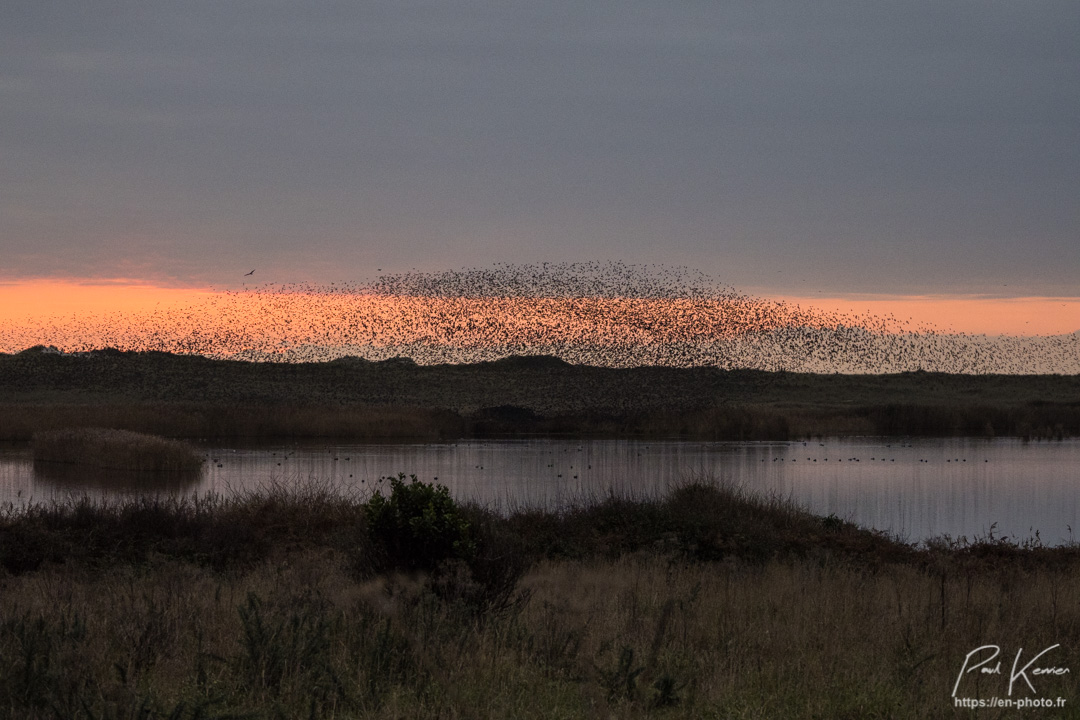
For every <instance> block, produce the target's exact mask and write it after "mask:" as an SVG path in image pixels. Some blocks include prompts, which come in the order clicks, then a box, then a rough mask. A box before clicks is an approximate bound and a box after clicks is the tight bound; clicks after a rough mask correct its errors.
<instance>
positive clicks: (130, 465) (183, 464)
mask: <svg viewBox="0 0 1080 720" xmlns="http://www.w3.org/2000/svg"><path fill="white" fill-rule="evenodd" d="M31 444H32V447H33V451H34V462H46V463H66V464H71V465H86V466H90V467H98V468H109V469H116V470H132V471H140V472H142V471H153V472H183V471H191V470H194V469H197V468H199V467H200V466H201V465H202V463H203V461H204V458H203V456H202V455H200V454H199V452H198V451H197V450H196V449H195V448H194V447H192V446H191V445H190V444H188V443H186V442H182V441H179V440H170V439H168V438H163V437H159V436H157V435H148V434H145V433H139V432H132V431H130V430H116V429H112V428H85V427H84V428H64V429H60V430H52V431H48V432H40V433H36V434H35V435H34V437H33V439H32V440H31Z"/></svg>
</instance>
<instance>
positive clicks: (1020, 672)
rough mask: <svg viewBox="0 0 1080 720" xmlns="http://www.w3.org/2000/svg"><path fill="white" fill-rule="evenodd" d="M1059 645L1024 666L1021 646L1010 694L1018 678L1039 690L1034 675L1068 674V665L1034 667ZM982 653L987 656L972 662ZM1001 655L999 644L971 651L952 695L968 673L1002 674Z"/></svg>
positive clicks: (1016, 659) (1015, 660) (1017, 653)
mask: <svg viewBox="0 0 1080 720" xmlns="http://www.w3.org/2000/svg"><path fill="white" fill-rule="evenodd" d="M1058 647H1061V643H1058V644H1056V645H1051V646H1050V647H1048V648H1046V649H1045V650H1043V651H1042V652H1040V653H1039V654H1038V655H1036V656H1035V657H1033V658H1031V660H1030V661H1028V663H1027V664H1026V665H1024V666H1023V667H1019V666H1020V658H1021V656H1022V655H1023V654H1024V648H1020V649H1019V650H1017V651H1016V658H1015V659H1014V660H1013V664H1012V672H1011V673H1010V674H1009V693H1008V694H1009V695H1012V691H1013V685H1014V684H1015V683H1016V681H1017V680H1023V681H1024V682H1025V683H1027V686H1028V687H1029V688H1030V689H1031V692H1038V691H1037V690H1035V686H1034V685H1032V683H1031V678H1032V677H1040V676H1045V675H1066V674H1068V672H1069V668H1067V667H1058V666H1054V665H1046V666H1040V667H1032V666H1033V665H1035V663H1036V662H1037V661H1038V659H1039V658H1041V657H1042V656H1043V655H1045V654H1046V653H1048V652H1050V651H1051V650H1053V649H1055V648H1058ZM980 654H982V655H985V656H986V657H982V658H981V659H978V658H977V659H978V662H976V663H974V664H972V663H971V661H972V658H976V656H979V655H980ZM999 655H1001V648H1000V647H999V646H997V645H983V646H981V647H977V648H975V649H974V650H972V651H971V652H969V653H968V654H967V657H965V658H964V664H963V665H962V666H960V674H959V675H957V676H956V684H955V685H953V691H952V696H953V697H956V691H957V690H959V689H960V682H961V681H962V680H963V679H964V676H965V675H967V674H968V673H973V672H978V673H979V674H980V675H998V676H1000V675H1001V660H997V658H998V656H999ZM995 660H997V662H996V663H994V664H993V665H991V664H990V663H993V662H994V661H995ZM1017 668H1019V669H1017Z"/></svg>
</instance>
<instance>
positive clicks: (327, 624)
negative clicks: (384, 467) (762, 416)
mask: <svg viewBox="0 0 1080 720" xmlns="http://www.w3.org/2000/svg"><path fill="white" fill-rule="evenodd" d="M411 487H412V489H413V490H424V492H422V493H419V494H414V496H413V497H414V499H415V498H416V497H422V498H423V499H424V501H423V503H421V505H422V507H424V508H430V509H431V510H430V512H428V514H427V516H425V515H424V513H423V512H420V513H419V514H415V513H414V514H411V515H410V514H409V513H410V512H412V511H408V510H407V508H408V507H409V506H408V504H407V503H405V502H404V500H403V501H402V502H401V503H397V502H396V501H395V502H394V503H389V504H387V503H384V504H383V505H382V508H383V510H384V511H385V510H387V509H388V508H389V509H391V510H393V511H394V512H396V513H398V514H399V515H400V513H402V512H405V516H404V517H405V520H406V522H405V523H404V524H401V523H399V524H398V525H396V526H395V525H392V524H391V525H390V526H387V525H385V523H384V521H385V520H386V519H387V518H390V519H391V520H393V518H394V517H397V516H395V515H394V514H393V513H390V514H389V515H388V514H386V513H385V512H382V511H379V512H375V511H373V510H372V504H371V502H370V501H365V500H364V499H361V498H347V497H341V496H337V495H334V494H332V493H330V492H329V491H327V490H325V489H320V488H310V487H309V488H299V489H297V488H293V489H279V490H278V491H269V492H264V493H261V494H258V495H248V496H245V497H240V498H235V499H231V500H225V499H213V498H210V499H202V500H187V501H179V500H175V501H167V500H148V499H143V500H137V501H130V502H127V503H121V504H116V505H112V506H101V505H94V504H90V503H88V502H73V503H71V504H68V505H63V506H35V507H32V508H29V509H26V510H21V511H16V510H14V509H10V510H9V511H8V512H7V514H6V515H5V516H4V517H3V518H2V520H0V568H3V569H2V570H0V714H3V715H4V716H6V717H20V718H54V717H65V718H68V717H72V718H158V717H161V718H224V717H253V718H278V717H287V718H299V717H318V718H335V717H336V718H352V717H373V718H452V717H515V718H518V717H520V718H529V717H536V718H541V717H543V718H550V717H566V718H577V717H603V718H610V717H616V718H637V717H715V718H778V717H784V718H934V717H980V718H999V717H1017V716H1021V717H1023V716H1030V717H1078V716H1080V713H1078V710H1080V705H1077V704H1076V703H1078V702H1080V698H1077V697H1076V694H1075V689H1076V683H1075V676H1073V675H1068V674H1066V675H1064V676H1049V677H1046V676H1038V677H1035V678H1032V679H1033V684H1034V685H1035V686H1036V692H1035V693H1032V692H1031V691H1030V690H1028V689H1026V688H1018V689H1016V690H1014V695H1013V696H1014V697H1029V698H1031V697H1048V698H1057V697H1062V698H1065V699H1066V701H1067V703H1066V705H1065V707H1064V708H1060V709H1055V710H1053V711H1045V710H1038V711H1031V712H1030V713H1019V714H1018V713H1016V712H1006V711H1001V710H982V711H979V712H978V713H973V712H972V711H970V710H966V709H963V708H959V707H957V706H956V705H955V701H954V700H953V696H952V693H953V686H954V684H955V683H956V681H957V677H958V674H959V672H960V670H961V668H962V664H963V662H964V659H965V657H966V655H967V654H968V653H969V652H971V651H972V650H974V649H975V648H977V647H979V646H982V645H986V644H996V645H999V646H1000V647H1001V648H1002V656H1003V657H1004V658H1006V662H1005V663H1004V664H1005V665H1010V664H1011V659H1012V657H1013V655H1014V654H1015V653H1016V652H1017V651H1018V650H1019V649H1021V648H1023V652H1024V653H1025V658H1030V657H1032V656H1033V655H1034V653H1036V652H1038V651H1039V650H1040V649H1043V648H1047V647H1050V646H1052V645H1055V644H1059V643H1060V645H1061V647H1059V648H1057V649H1056V650H1055V651H1053V652H1052V653H1051V654H1049V655H1048V656H1047V657H1048V658H1052V660H1053V664H1054V665H1056V666H1059V667H1069V668H1070V671H1071V672H1076V671H1077V668H1080V663H1078V662H1077V661H1078V660H1080V654H1078V652H1077V649H1078V648H1080V603H1078V602H1077V598H1080V550H1078V549H1077V548H1075V547H1065V548H1042V547H1039V546H1038V545H1037V544H1031V543H1029V544H1028V545H1027V546H1018V545H1015V544H1012V543H1004V542H1000V541H996V540H993V539H991V538H986V539H983V540H981V541H978V542H974V543H968V544H964V545H956V544H953V545H949V544H947V543H938V544H936V545H933V546H930V547H922V548H914V547H910V546H907V545H903V544H901V543H898V542H896V541H894V540H892V539H890V538H887V537H884V536H882V535H880V534H876V533H870V532H867V531H863V530H860V529H858V528H855V527H853V526H851V525H849V524H847V523H844V522H841V521H838V520H836V519H834V518H818V517H814V516H811V515H808V514H806V513H803V512H801V511H799V510H798V509H796V508H793V507H791V506H790V505H788V504H786V503H784V502H780V501H777V500H775V499H768V498H753V497H748V496H746V495H744V494H742V493H740V492H738V491H735V490H732V489H730V488H725V487H719V486H715V485H707V484H697V485H690V486H686V487H683V488H679V489H677V490H675V491H673V492H672V494H671V495H669V496H668V497H667V498H665V499H663V500H658V501H652V502H639V501H635V500H628V499H622V498H615V497H610V498H606V499H601V500H599V501H597V502H594V503H589V504H583V505H581V506H579V507H575V508H570V509H568V510H566V511H565V512H561V513H542V512H536V511H529V510H527V509H519V510H517V511H516V512H514V513H512V514H511V515H509V516H506V517H503V516H496V515H493V514H491V513H489V512H487V511H485V510H483V509H480V508H475V507H457V506H455V505H454V504H453V503H445V502H442V501H440V500H439V497H438V493H434V494H432V489H431V488H430V487H428V488H420V487H418V486H411ZM402 494H403V496H405V495H406V494H407V493H404V492H403V493H402ZM391 497H396V492H395V495H394V496H391ZM404 499H405V500H407V499H408V498H407V497H405V498H404ZM425 503H426V504H425ZM413 509H414V510H415V509H416V508H415V507H414V508H413ZM380 513H381V514H380ZM416 517H427V520H425V521H423V522H424V523H428V524H426V525H424V524H423V523H421V521H412V520H410V519H409V518H416ZM398 519H399V520H400V518H398ZM429 521H430V522H429ZM380 523H383V524H381V525H380ZM418 523H421V524H419V525H418ZM387 527H390V528H391V531H390V534H389V535H388V534H386V528H387ZM418 527H419V528H421V530H416V529H417V528H418ZM377 528H382V529H381V530H379V529H377ZM408 528H412V529H413V530H416V532H418V533H421V535H422V534H423V533H432V535H431V537H437V538H441V539H443V540H449V539H450V538H451V537H453V538H459V539H467V540H468V542H467V543H458V542H455V543H454V544H453V547H454V548H456V549H455V550H454V551H453V552H449V551H446V548H447V547H449V544H443V545H442V546H431V545H423V544H420V545H416V544H413V545H409V544H408V543H405V544H404V545H402V544H401V543H402V542H403V538H405V536H406V535H408V534H409V532H411V531H410V530H408ZM410 537H413V536H410ZM417 537H420V535H417V536H416V537H413V540H416V539H417ZM424 537H427V536H426V535H424V536H423V537H420V539H421V540H422V539H423V538H424ZM406 539H407V538H406ZM440 547H441V548H442V549H441V550H440V549H439V548H440ZM402 548H406V549H408V548H412V552H413V554H412V555H410V556H409V557H412V558H413V559H416V558H417V557H419V558H420V559H423V558H424V557H428V556H425V555H424V553H434V555H431V556H430V557H429V559H431V560H432V562H430V563H427V564H426V565H425V564H424V563H420V564H419V565H418V566H417V565H415V564H412V565H410V566H409V567H408V568H406V567H405V566H404V564H403V563H402V562H401V560H402V558H403V557H405V556H400V557H398V556H395V555H394V552H393V551H395V550H398V551H399V550H401V549H402ZM417 548H427V550H425V551H424V552H422V553H420V554H419V555H417V550H416V549H417ZM395 557H396V558H397V559H395ZM1005 673H1006V674H1007V673H1008V668H1006V670H1005ZM1006 686H1007V678H1005V679H1002V678H1001V677H995V676H992V675H984V676H978V675H969V676H968V677H967V678H965V679H964V680H963V682H962V687H961V691H960V692H959V693H958V696H962V697H984V698H986V697H990V696H993V695H997V696H1001V697H1005V696H1006Z"/></svg>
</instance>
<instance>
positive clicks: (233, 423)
mask: <svg viewBox="0 0 1080 720" xmlns="http://www.w3.org/2000/svg"><path fill="white" fill-rule="evenodd" d="M67 427H110V428H116V429H122V430H130V431H133V432H145V433H151V434H156V435H163V436H166V437H172V438H202V439H209V438H215V439H219V440H235V439H268V438H338V439H348V440H354V441H367V440H371V441H387V440H428V441H431V440H440V441H444V440H453V439H458V438H468V437H474V438H483V437H512V436H529V437H535V436H537V435H547V436H564V435H573V436H588V437H643V438H684V439H693V440H793V439H806V438H813V437H843V436H849V437H850V436H867V435H878V436H883V435H894V436H900V435H903V436H911V437H964V436H966V437H1020V438H1025V439H1063V438H1067V437H1076V436H1080V403H1057V404H1055V403H1044V404H1039V403H1034V404H1022V405H1017V406H991V405H942V404H934V403H922V404H920V403H914V402H912V403H899V404H889V405H873V404H867V405H854V406H848V407H827V406H806V405H798V404H795V405H744V404H727V405H724V406H722V407H712V408H698V409H693V408H691V409H686V410H683V411H670V410H648V411H640V410H629V411H626V412H619V413H612V412H583V413H578V414H552V415H547V416H545V415H540V414H538V413H536V412H534V411H533V410H531V409H529V408H525V407H518V406H499V407H495V408H484V409H482V410H480V411H476V412H472V413H459V412H455V411H452V410H447V409H440V408H423V407H414V406H395V405H372V406H367V405H360V406H338V405H328V406H309V405H282V404H277V403H268V404H251V405H219V404H213V403H204V404H200V403H179V404H174V403H135V402H115V401H111V400H110V401H101V402H99V403H94V404H67V403H59V404H18V405H12V404H8V405H4V404H0V440H16V441H22V440H28V439H30V438H31V437H32V436H33V435H34V434H35V433H40V432H45V431H52V430H56V429H60V428H67Z"/></svg>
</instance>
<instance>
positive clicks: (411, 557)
mask: <svg viewBox="0 0 1080 720" xmlns="http://www.w3.org/2000/svg"><path fill="white" fill-rule="evenodd" d="M409 477H410V481H409V482H406V481H405V473H400V474H399V475H398V476H397V477H396V478H388V479H389V480H390V497H389V498H386V497H384V496H383V495H382V493H379V492H376V493H375V496H374V497H372V498H371V500H369V501H368V502H367V505H366V506H365V507H364V512H365V515H366V517H367V526H368V539H369V540H370V542H371V552H372V557H371V566H372V570H374V571H375V572H389V571H393V570H404V571H416V570H423V571H434V570H437V569H438V568H439V566H441V565H442V564H443V563H445V562H446V561H448V560H464V561H466V562H468V561H470V560H471V559H472V558H473V556H474V554H475V552H476V543H475V541H474V540H473V539H472V533H471V532H470V527H469V522H468V521H467V520H466V519H465V517H464V515H463V514H462V513H461V511H460V510H459V509H458V506H457V504H456V503H455V502H454V500H453V498H451V497H450V491H449V490H448V489H447V488H446V487H445V486H443V485H435V484H431V483H424V482H420V481H419V480H417V479H416V476H415V475H410V476H409Z"/></svg>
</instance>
